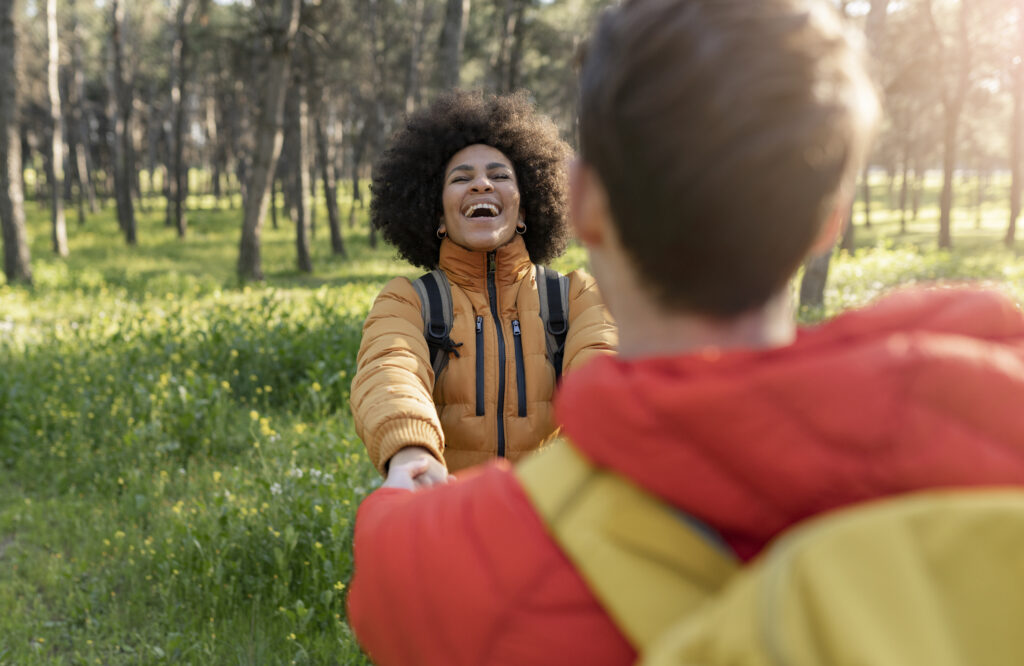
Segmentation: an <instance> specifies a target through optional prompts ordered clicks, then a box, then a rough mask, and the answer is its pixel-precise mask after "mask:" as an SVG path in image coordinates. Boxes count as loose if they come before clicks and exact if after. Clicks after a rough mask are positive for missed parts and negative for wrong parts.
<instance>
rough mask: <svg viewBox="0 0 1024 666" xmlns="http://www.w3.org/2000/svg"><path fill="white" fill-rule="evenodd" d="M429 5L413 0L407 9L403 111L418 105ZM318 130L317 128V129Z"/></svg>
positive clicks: (422, 1)
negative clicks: (409, 40) (409, 24)
mask: <svg viewBox="0 0 1024 666" xmlns="http://www.w3.org/2000/svg"><path fill="white" fill-rule="evenodd" d="M430 8H431V6H430V5H429V4H427V3H426V2H425V0H414V1H413V3H412V6H411V7H410V8H409V11H410V12H412V16H413V24H412V35H411V37H412V46H411V47H410V49H409V64H408V66H407V67H406V69H405V112H406V113H407V114H409V113H412V112H413V111H415V110H416V107H418V106H419V105H420V78H421V73H420V60H421V59H422V55H423V39H424V37H425V35H426V32H427V25H428V24H429V23H430ZM318 131H319V130H318Z"/></svg>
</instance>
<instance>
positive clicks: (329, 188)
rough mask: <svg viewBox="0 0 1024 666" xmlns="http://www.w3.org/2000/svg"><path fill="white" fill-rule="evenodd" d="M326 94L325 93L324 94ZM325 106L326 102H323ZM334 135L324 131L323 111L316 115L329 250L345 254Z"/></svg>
mask: <svg viewBox="0 0 1024 666" xmlns="http://www.w3.org/2000/svg"><path fill="white" fill-rule="evenodd" d="M325 96H326V95H325ZM325 108H326V104H325ZM333 139H334V137H329V136H327V132H325V131H324V121H323V113H321V114H317V116H316V142H317V147H318V152H319V153H320V172H321V177H322V178H323V182H324V198H325V199H326V200H327V225H328V227H330V230H331V252H332V253H333V254H336V255H339V256H342V257H344V256H346V253H345V239H344V238H343V237H342V235H341V220H339V219H338V184H337V178H336V175H335V172H334V144H335V141H334V140H333Z"/></svg>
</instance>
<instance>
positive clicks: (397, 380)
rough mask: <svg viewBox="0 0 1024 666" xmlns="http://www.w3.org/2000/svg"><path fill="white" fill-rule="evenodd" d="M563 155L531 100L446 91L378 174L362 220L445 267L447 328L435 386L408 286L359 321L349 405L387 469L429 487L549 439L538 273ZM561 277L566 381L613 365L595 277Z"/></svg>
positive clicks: (563, 237)
mask: <svg viewBox="0 0 1024 666" xmlns="http://www.w3.org/2000/svg"><path fill="white" fill-rule="evenodd" d="M569 154H570V151H569V147H568V146H567V145H566V144H565V142H563V141H562V140H560V139H559V138H558V132H557V130H556V128H555V126H554V124H553V123H552V122H551V121H550V120H549V119H547V118H546V117H544V116H541V115H539V114H537V113H536V112H535V111H534V109H533V106H532V105H531V104H530V102H529V101H528V100H527V98H526V96H525V95H523V94H514V95H508V96H501V97H485V96H483V95H481V94H473V93H466V92H450V93H446V94H444V95H442V96H441V97H440V98H438V100H437V101H436V102H434V104H432V105H431V106H430V107H429V108H426V109H424V110H422V111H419V112H417V113H415V114H413V115H412V116H411V117H410V118H409V120H408V122H407V125H406V127H405V128H404V129H402V130H400V131H399V132H397V133H396V134H395V136H394V137H393V138H392V142H391V145H390V146H389V147H388V149H387V150H386V151H385V152H384V153H383V155H382V157H381V158H380V160H379V161H378V162H377V164H376V165H375V168H374V174H373V198H372V201H371V204H370V215H371V222H372V224H374V225H375V226H376V227H377V228H378V229H380V230H381V232H382V233H383V235H384V237H385V238H386V239H387V240H388V241H389V242H390V243H391V244H393V245H394V246H395V247H396V248H397V249H398V252H399V254H401V256H402V257H404V258H405V259H407V260H408V261H410V262H411V263H413V264H415V265H417V266H420V267H422V268H424V269H427V270H434V269H439V273H440V274H443V275H440V277H441V278H442V279H440V280H437V281H436V282H435V283H434V284H435V285H437V286H438V287H439V288H438V289H436V290H435V291H434V293H439V292H441V291H445V290H450V293H451V298H450V301H445V300H444V298H441V299H440V301H441V302H445V303H449V302H450V307H451V328H450V332H449V333H448V335H447V338H446V339H445V341H444V345H443V349H441V350H440V351H439V352H438V353H439V354H441V355H442V356H443V357H444V358H445V362H446V364H445V365H444V367H443V369H441V370H440V371H439V372H438V373H437V376H435V373H434V369H433V367H432V361H431V352H430V349H429V347H428V344H427V341H426V338H425V337H424V327H425V319H427V318H428V317H427V316H426V315H424V314H423V310H422V309H421V299H420V297H419V296H418V293H420V292H419V291H418V290H417V288H416V285H414V284H413V283H412V282H410V281H409V280H407V279H405V278H395V279H394V280H392V281H391V282H389V283H388V284H387V285H386V286H385V287H384V290H383V291H382V292H381V293H380V295H379V296H378V297H377V300H376V301H375V302H374V305H373V308H372V309H371V311H370V314H369V316H368V317H367V319H366V324H365V326H364V328H363V339H362V344H361V345H360V349H359V359H358V370H357V371H356V376H355V378H354V379H353V381H352V397H351V403H352V411H353V414H354V416H355V424H356V431H357V432H358V434H359V436H360V437H361V438H362V440H363V442H364V443H365V444H366V449H367V451H368V452H369V455H370V460H371V461H372V462H373V464H374V465H376V467H377V469H378V470H379V471H380V472H381V473H386V471H387V469H388V466H389V465H390V464H403V463H408V462H414V463H417V464H418V467H419V468H420V469H421V470H422V472H421V474H420V475H419V476H418V477H417V482H418V483H420V484H421V485H432V484H434V483H439V482H444V481H446V480H447V477H448V472H449V471H452V472H455V471H458V470H460V469H463V468H466V467H469V466H471V465H475V464H478V463H481V462H484V461H486V460H489V459H492V458H495V457H505V458H509V459H511V460H515V459H516V458H518V457H520V456H522V455H523V454H525V453H528V452H529V451H532V450H534V449H536V448H538V447H540V446H542V445H543V444H544V443H545V442H546V441H548V440H549V439H550V438H552V436H553V435H554V434H555V430H556V428H555V423H554V419H553V413H552V405H551V398H552V394H553V393H554V391H555V384H556V376H557V370H559V369H556V367H555V366H556V365H557V359H558V356H559V355H558V354H552V353H549V352H548V347H549V345H548V343H547V338H548V336H547V334H546V332H545V324H544V322H543V321H542V318H541V314H540V313H541V312H542V307H541V301H542V297H544V298H547V292H546V291H545V290H544V288H543V287H542V288H541V289H538V266H537V265H538V264H543V263H544V262H547V261H549V260H551V259H553V258H555V257H557V256H559V255H560V254H561V253H562V252H563V251H564V249H565V246H566V243H567V241H568V237H569V230H568V226H567V221H566V208H567V202H566V190H567V187H566V166H567V161H568V159H569ZM567 277H568V294H567V296H568V298H567V301H568V303H567V309H568V317H567V319H568V331H567V333H566V334H565V336H564V346H563V348H562V353H561V359H562V362H561V367H562V368H564V371H565V372H571V371H572V369H573V368H574V367H577V366H579V365H580V364H582V363H584V362H585V361H586V360H587V359H588V358H590V357H592V356H594V355H595V354H605V353H610V352H611V351H612V350H613V349H614V346H615V344H616V333H615V328H614V325H613V324H612V322H611V319H610V317H609V315H608V313H607V311H606V310H605V308H604V305H603V303H602V301H601V297H600V295H599V294H598V292H597V288H596V286H595V284H594V280H593V278H591V277H590V276H589V275H587V274H586V273H584V272H582V271H574V272H572V273H570V274H569V275H568V276H567ZM445 278H446V279H445ZM542 282H543V280H542ZM445 283H447V284H445ZM435 298H436V297H435ZM428 302H429V300H428ZM427 311H428V312H429V311H430V310H429V307H428V308H427ZM430 321H431V322H432V323H435V322H434V319H433V318H431V319H430ZM435 325H436V323H435ZM552 357H553V358H552Z"/></svg>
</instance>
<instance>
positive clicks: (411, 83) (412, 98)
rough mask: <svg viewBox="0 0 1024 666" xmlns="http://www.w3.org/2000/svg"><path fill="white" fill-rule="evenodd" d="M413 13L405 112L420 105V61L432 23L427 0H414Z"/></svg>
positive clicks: (406, 71)
mask: <svg viewBox="0 0 1024 666" xmlns="http://www.w3.org/2000/svg"><path fill="white" fill-rule="evenodd" d="M409 11H410V12H412V16H413V24H412V35H411V37H412V46H411V47H410V49H409V65H408V66H407V67H406V70H405V112H406V113H407V114H409V113H412V112H413V111H415V110H416V107H418V106H419V105H420V79H421V72H420V69H421V67H420V65H421V63H420V60H422V56H423V40H424V37H425V36H426V32H427V25H428V24H429V23H430V5H429V4H427V3H426V1H425V0H414V1H413V3H412V6H411V7H410V8H409Z"/></svg>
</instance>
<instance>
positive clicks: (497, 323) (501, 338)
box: [487, 252, 505, 458]
mask: <svg viewBox="0 0 1024 666" xmlns="http://www.w3.org/2000/svg"><path fill="white" fill-rule="evenodd" d="M497 269H498V260H497V254H496V253H495V252H488V253H487V300H489V301H490V305H491V316H492V317H493V318H494V332H495V333H496V334H497V336H498V413H497V414H496V417H497V422H498V457H499V458H504V457H505V334H504V332H503V331H502V330H501V319H499V318H498V285H497V283H496V280H497V278H496V273H497Z"/></svg>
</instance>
